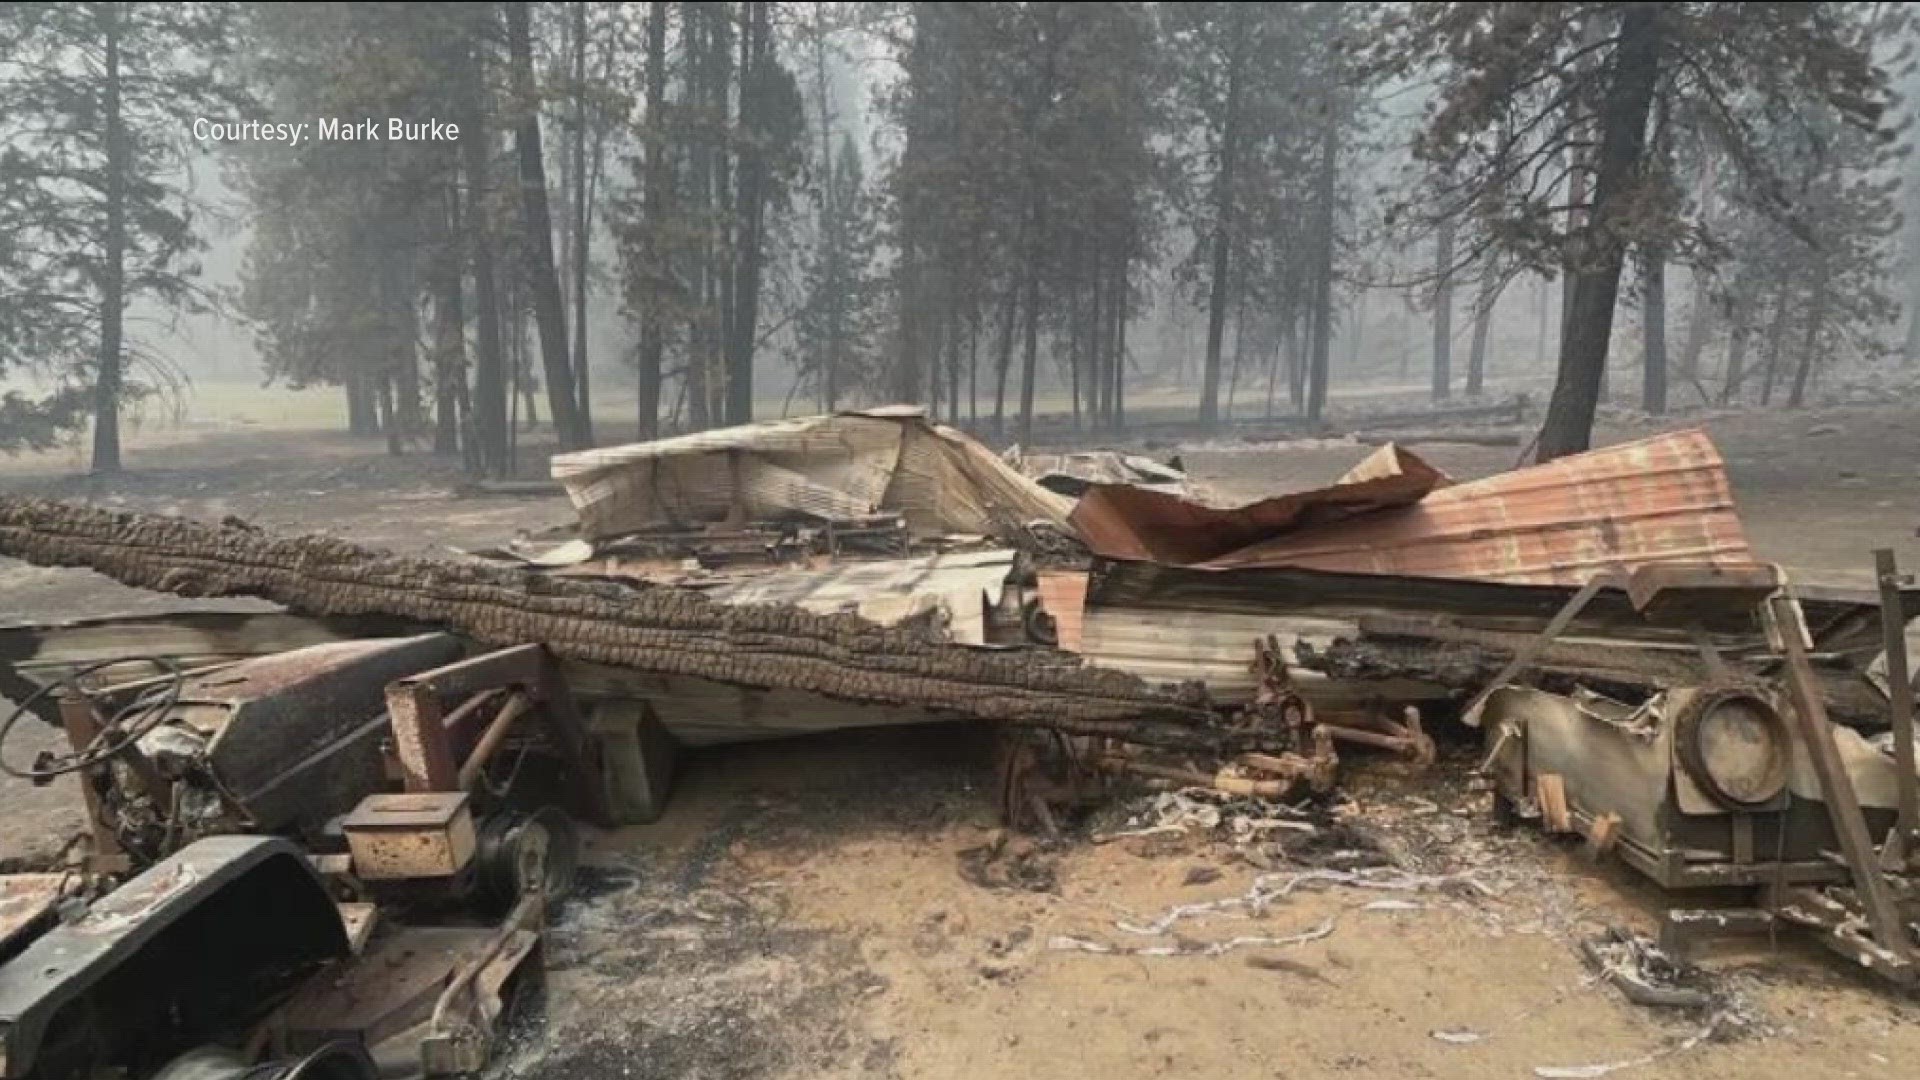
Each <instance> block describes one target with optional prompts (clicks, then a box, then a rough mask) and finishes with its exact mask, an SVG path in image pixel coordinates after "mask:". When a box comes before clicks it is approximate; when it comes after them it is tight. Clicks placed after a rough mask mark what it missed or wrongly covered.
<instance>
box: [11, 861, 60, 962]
mask: <svg viewBox="0 0 1920 1080" xmlns="http://www.w3.org/2000/svg"><path fill="white" fill-rule="evenodd" d="M72 883H74V875H72V874H7V875H5V876H4V877H0V953H10V952H11V951H12V948H13V946H14V945H15V944H16V940H17V939H19V938H23V937H25V936H27V935H28V934H30V933H33V932H35V931H36V930H38V929H39V928H40V927H41V926H44V925H46V924H47V923H49V922H51V921H52V920H53V909H54V908H55V907H56V906H58V905H59V903H60V898H61V897H62V896H63V895H65V891H66V888H67V886H68V885H69V884H72Z"/></svg>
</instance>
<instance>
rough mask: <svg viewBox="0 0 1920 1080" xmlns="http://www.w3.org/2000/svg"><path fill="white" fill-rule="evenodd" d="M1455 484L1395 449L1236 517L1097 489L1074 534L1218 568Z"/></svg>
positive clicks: (1097, 546)
mask: <svg viewBox="0 0 1920 1080" xmlns="http://www.w3.org/2000/svg"><path fill="white" fill-rule="evenodd" d="M1448 483H1450V481H1449V480H1448V478H1447V475H1446V474H1445V473H1443V472H1441V471H1440V470H1438V469H1436V468H1434V467H1433V466H1431V465H1429V464H1427V463H1426V462H1425V461H1423V460H1421V459H1420V458H1419V457H1418V456H1417V455H1415V454H1413V453H1412V452H1410V451H1408V450H1405V449H1403V448H1401V447H1398V446H1393V445H1391V444H1389V445H1387V446H1383V447H1381V448H1380V449H1378V450H1376V451H1374V452H1373V453H1372V454H1371V455H1369V456H1368V457H1367V459H1366V460H1365V461H1363V462H1361V463H1360V464H1359V465H1358V466H1356V467H1355V468H1354V469H1353V470H1352V471H1351V472H1349V473H1347V475H1345V476H1343V477H1341V478H1340V479H1339V480H1338V481H1337V482H1335V483H1334V484H1331V485H1329V486H1327V487H1324V488H1318V489H1315V490H1313V491H1301V492H1295V493H1294V494H1291V495H1281V496H1279V497H1277V498H1272V499H1264V500H1261V501H1260V502H1256V503H1250V504H1248V505H1246V506H1241V507H1237V508H1234V509H1220V508H1217V507H1211V506H1203V505H1201V504H1200V503H1196V502H1190V501H1188V500H1186V499H1182V498H1180V497H1178V496H1175V495H1168V494H1166V493H1164V492H1159V491H1149V490H1147V489H1145V488H1138V487H1128V486H1125V485H1103V486H1099V487H1095V488H1093V489H1091V490H1090V491H1088V492H1087V493H1086V494H1085V495H1084V496H1082V497H1081V499H1080V504H1079V505H1078V506H1076V507H1075V508H1074V511H1073V526H1074V528H1075V529H1077V530H1078V531H1079V533H1080V538H1081V539H1082V540H1084V541H1085V542H1086V544H1087V547H1089V548H1091V549H1092V550H1093V553H1094V554H1096V555H1101V556H1104V557H1106V558H1109V559H1134V560H1142V561H1148V562H1160V563H1167V564H1170V565H1174V566H1195V565H1201V564H1212V563H1213V562H1215V561H1217V560H1221V559H1224V558H1226V557H1228V556H1231V555H1233V554H1235V553H1236V552H1239V551H1240V550H1242V549H1243V548H1246V547H1248V546H1249V545H1252V544H1257V543H1259V542H1260V541H1262V540H1265V539H1267V538H1269V537H1273V536H1275V535H1276V534H1279V533H1283V532H1286V531H1288V530H1292V529H1301V528H1305V527H1307V526H1323V525H1327V524H1329V523H1331V522H1337V521H1342V520H1344V519H1346V518H1350V517H1353V516H1355V515H1357V514H1364V513H1367V512H1369V511H1376V510H1382V509H1385V508H1387V507H1395V506H1407V505H1410V504H1412V503H1416V502H1419V501H1420V500H1421V499H1422V498H1424V497H1426V496H1427V495H1428V493H1430V492H1432V491H1434V490H1436V489H1438V488H1441V487H1443V486H1444V485H1446V484H1448ZM1315 533H1316V535H1318V534H1319V533H1320V530H1318V529H1316V530H1315Z"/></svg>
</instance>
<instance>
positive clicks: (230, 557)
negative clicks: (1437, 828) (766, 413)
mask: <svg viewBox="0 0 1920 1080" xmlns="http://www.w3.org/2000/svg"><path fill="white" fill-rule="evenodd" d="M0 555H5V556H10V557H13V558H17V559H23V560H25V561H27V562H30V563H34V564H36V565H40V566H74V567H85V568H87V569H91V570H95V571H98V572H100V573H102V574H105V575H106V576H108V577H110V578H112V579H114V580H115V581H118V582H120V583H122V584H125V585H131V586H135V587H138V588H145V589H153V590H157V591H160V592H168V593H173V594H176V595H180V596H199V597H220V596H251V597H258V598H261V599H265V600H270V601H273V602H275V603H278V604H282V605H284V606H286V607H287V608H289V609H292V610H294V611H296V612H299V613H302V614H306V615H314V616H335V615H385V616H390V617H394V618H403V619H408V620H412V621H416V622H419V623H422V624H427V625H434V626H439V627H443V628H445V629H448V630H450V631H453V632H455V633H458V634H461V635H463V636H465V637H468V638H471V639H473V640H474V641H477V642H479V643H481V644H484V645H490V646H506V645H517V644H523V643H526V642H530V641H532V642H540V643H543V644H544V645H545V646H546V647H547V648H548V649H549V650H551V651H552V652H553V653H554V655H556V656H559V657H562V658H566V659H574V660H582V661H589V662H593V663H600V664H610V665H616V666H619V667H624V668H630V669H633V670H635V671H639V672H645V673H649V674H659V675H682V676H689V677H695V678H703V679H710V680H713V681H717V682H724V683H730V684H734V685H739V686H747V687H755V688H764V689H792V690H803V691H810V692H813V693H818V694H823V695H826V696H828V697H833V698H837V699H841V700H845V701H850V702H861V703H869V704H882V705H901V706H911V707H919V708H926V709H933V710H940V711H945V712H950V713H952V714H954V715H956V716H972V717H980V718H983V719H990V720H1001V721H1010V722H1015V723H1023V724H1038V725H1044V726H1052V727H1059V728H1063V729H1066V730H1070V731H1079V732H1083V733H1089V734H1092V733H1098V734H1103V735H1110V736H1114V737H1120V738H1127V739H1130V740H1132V741H1139V742H1148V743H1159V744H1162V745H1174V746H1193V747H1196V748H1198V747H1201V746H1208V745H1214V744H1215V743H1216V742H1217V738H1216V737H1215V732H1214V731H1213V730H1212V724H1213V723H1214V716H1213V714H1212V713H1211V712H1210V711H1209V709H1208V708H1207V706H1206V702H1205V700H1204V697H1205V696H1204V693H1202V692H1199V691H1197V690H1196V689H1193V688H1188V689H1185V690H1180V691H1173V690H1163V689H1158V688H1155V687H1152V686H1150V685H1148V684H1147V683H1145V682H1142V681H1141V680H1139V679H1137V678H1135V677H1133V676H1131V675H1127V674H1124V673H1120V672H1115V671H1109V670H1103V669H1099V668H1094V667H1090V666H1087V665H1086V664H1084V663H1083V662H1082V661H1080V660H1079V659H1078V658H1077V657H1073V656H1070V655H1067V654H1062V653H1056V652H1051V651H1048V650H1042V649H1019V650H992V651H989V650H982V649H975V648H969V647H966V646H961V645H953V644H949V643H945V642H939V641H933V640H930V639H929V638H928V637H927V635H926V634H924V633H916V632H914V631H913V630H912V629H910V628H888V627H881V626H878V625H875V624H873V623H870V622H867V621H866V620H863V619H860V618H857V617H855V616H851V615H818V614H813V613H811V612H807V611H802V610H800V609H799V608H795V607H792V606H786V605H743V606H728V605H722V604H718V603H715V602H713V601H710V600H708V599H707V598H705V597H703V596H700V595H698V594H695V593H692V592H688V591H685V590H680V589H674V588H670V587H666V586H643V587H639V588H635V587H632V586H630V585H624V584H623V585H610V584H606V583H599V582H588V581H579V580H569V579H560V578H552V577H545V576H541V575H538V574H534V573H529V572H525V571H521V570H515V569H501V568H497V567H493V566H482V565H475V564H468V563H453V562H445V561H440V560H433V559H422V558H413V557H406V556H400V555H394V554H392V553H390V552H385V551H380V550H375V549H370V548H365V547H361V546H359V545H356V544H352V543H349V542H347V541H345V540H339V539H336V538H333V537H326V536H287V537H279V536H273V535H271V534H268V533H263V532H260V531H257V530H254V529H252V528H250V527H245V526H244V525H241V524H236V523H232V522H228V523H223V524H220V525H207V524H202V523H199V522H194V521H189V520H185V519H181V518H171V517H160V516H154V515H147V514H133V513H114V512H109V511H104V510H98V509H93V508H90V507H82V506H75V505H71V504H65V503H60V502H53V501H45V500H35V499H24V498H14V497H0Z"/></svg>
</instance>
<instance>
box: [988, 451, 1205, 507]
mask: <svg viewBox="0 0 1920 1080" xmlns="http://www.w3.org/2000/svg"><path fill="white" fill-rule="evenodd" d="M1001 457H1002V459H1003V460H1005V461H1006V463H1007V464H1009V465H1011V466H1013V467H1014V468H1015V469H1018V470H1019V471H1020V473H1021V474H1022V475H1023V476H1029V477H1032V478H1033V480H1034V482H1036V483H1038V484H1039V485H1040V486H1041V487H1043V488H1046V489H1047V490H1048V491H1052V492H1056V493H1058V494H1061V495H1065V496H1068V497H1070V498H1075V499H1077V498H1079V497H1080V496H1082V495H1085V494H1086V493H1087V491H1088V489H1090V488H1092V487H1093V486H1094V485H1096V484H1123V485H1126V486H1128V487H1132V488H1138V489H1142V490H1146V491H1157V492H1161V493H1163V494H1167V495H1175V496H1178V497H1180V498H1183V499H1190V500H1193V501H1196V502H1207V501H1208V492H1207V489H1206V487H1205V486H1204V485H1202V484H1201V483H1199V482H1198V481H1196V480H1194V479H1193V478H1192V477H1191V476H1188V475H1187V473H1186V471H1185V470H1184V469H1182V468H1180V467H1179V466H1178V465H1175V464H1172V463H1163V462H1159V461H1155V460H1153V459H1152V458H1149V457H1142V456H1141V455H1139V454H1123V453H1121V452H1120V451H1118V450H1077V451H1071V452H1066V453H1051V454H1049V453H1034V452H1032V451H1027V450H1023V449H1021V448H1020V447H1018V446H1014V447H1011V448H1009V449H1008V450H1007V452H1006V453H1005V454H1003V455H1001ZM1174 461H1176V462H1177V461H1179V459H1178V458H1175V459H1174Z"/></svg>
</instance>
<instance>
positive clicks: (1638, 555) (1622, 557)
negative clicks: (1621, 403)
mask: <svg viewBox="0 0 1920 1080" xmlns="http://www.w3.org/2000/svg"><path fill="white" fill-rule="evenodd" d="M1667 561H1687V562H1695V563H1711V564H1714V565H1736V564H1738V565H1747V564H1752V563H1753V562H1754V561H1755V556H1754V554H1753V549H1752V548H1750V547H1749V546H1748V544H1747V538H1746V534H1745V532H1744V531H1743V530H1742V529H1741V526H1740V518H1739V515H1738V514H1737V513H1736V512H1735V510H1734V503H1733V489H1732V486H1731V485H1730V484H1729V483H1728V482H1727V474H1726V469H1725V466H1724V463H1723V462H1722V461H1721V458H1720V453H1719V451H1718V450H1716V449H1715V448H1714V445H1713V442H1712V440H1710V439H1709V438H1708V437H1707V434H1706V432H1704V431H1700V430H1697V429H1696V430H1692V431H1681V432H1674V433H1671V434H1666V435H1658V436H1655V437H1653V438H1650V439H1642V440H1640V441H1638V442H1631V443H1623V444H1621V445H1619V446H1611V447H1607V448H1605V449H1603V450H1596V451H1592V452H1590V453H1586V454H1578V455H1574V456H1572V457H1565V458H1561V459H1559V460H1557V461H1552V462H1549V463H1547V464H1545V465H1538V466H1535V467H1533V468H1529V469H1519V470H1515V471H1514V472H1510V473H1502V474H1500V475H1498V476H1492V477H1488V478H1487V479H1484V480H1478V481H1474V482H1472V483H1467V484H1459V485H1456V486H1454V487H1449V488H1444V489H1441V490H1438V491H1435V492H1433V493H1432V494H1430V495H1427V496H1426V497H1425V498H1423V499H1421V500H1420V501H1419V503H1418V504H1417V505H1414V506H1408V507H1405V508H1402V509H1398V510H1391V511H1384V512H1382V513H1379V514H1374V515H1370V516H1367V517H1364V518H1359V519H1356V520H1352V521H1347V522H1344V523H1341V524H1339V525H1335V526H1330V527H1326V528H1319V529H1313V530H1297V531H1295V532H1293V533H1290V534H1288V535H1286V536H1280V537H1275V538H1273V539H1271V540H1267V541H1264V542H1262V543H1259V544H1254V545H1251V546H1249V547H1247V548H1244V549H1242V550H1240V551H1236V552H1234V553H1232V554H1231V555H1228V556H1226V557H1223V558H1218V559H1215V560H1213V561H1212V562H1211V563H1210V564H1209V565H1211V566H1214V567H1218V568H1222V569H1225V568H1231V567H1243V566H1298V567H1304V568H1308V569H1316V570H1352V571H1361V572H1366V573H1377V574H1405V575H1408V576H1417V577H1443V578H1467V579H1473V580H1479V581H1508V582H1525V583H1535V584H1547V585H1577V584H1580V583H1581V582H1584V581H1586V580H1587V579H1589V578H1591V577H1592V576H1593V575H1594V574H1595V573H1596V572H1599V571H1601V570H1606V569H1612V568H1617V567H1628V566H1635V565H1639V564H1643V563H1650V562H1667Z"/></svg>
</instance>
